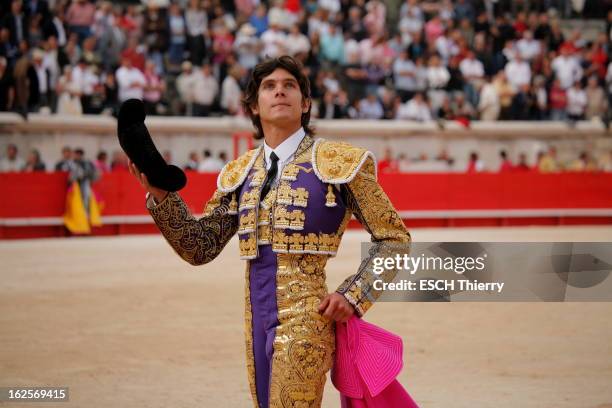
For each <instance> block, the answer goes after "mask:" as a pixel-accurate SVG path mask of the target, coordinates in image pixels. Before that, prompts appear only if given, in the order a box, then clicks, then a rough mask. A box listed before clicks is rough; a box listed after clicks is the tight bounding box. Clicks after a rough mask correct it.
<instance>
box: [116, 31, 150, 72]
mask: <svg viewBox="0 0 612 408" xmlns="http://www.w3.org/2000/svg"><path fill="white" fill-rule="evenodd" d="M124 58H126V59H129V60H130V61H131V62H132V66H133V67H135V68H138V69H139V70H140V71H141V72H144V69H145V55H144V53H143V51H142V48H141V47H140V45H139V44H138V37H130V39H129V41H128V45H127V47H126V48H125V50H123V52H122V53H121V59H124Z"/></svg>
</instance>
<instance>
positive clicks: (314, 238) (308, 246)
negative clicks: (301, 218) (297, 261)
mask: <svg viewBox="0 0 612 408" xmlns="http://www.w3.org/2000/svg"><path fill="white" fill-rule="evenodd" d="M318 247H319V236H318V235H317V234H315V233H313V232H311V233H309V234H308V235H306V238H305V239H304V252H317V250H318Z"/></svg>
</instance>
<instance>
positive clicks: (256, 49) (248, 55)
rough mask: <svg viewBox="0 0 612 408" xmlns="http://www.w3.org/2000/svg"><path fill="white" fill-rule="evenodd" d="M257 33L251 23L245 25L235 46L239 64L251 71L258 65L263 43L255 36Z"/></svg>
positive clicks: (239, 31)
mask: <svg viewBox="0 0 612 408" xmlns="http://www.w3.org/2000/svg"><path fill="white" fill-rule="evenodd" d="M256 32H257V29H256V28H255V27H253V26H252V25H251V24H250V23H244V24H243V25H241V26H240V30H238V34H237V36H236V41H234V45H233V47H234V51H235V52H236V55H237V57H238V63H239V64H240V66H241V67H243V68H246V69H249V70H250V69H252V68H254V67H255V65H257V62H258V61H259V53H260V52H261V41H260V40H259V38H258V37H257V36H256V35H255V33H256Z"/></svg>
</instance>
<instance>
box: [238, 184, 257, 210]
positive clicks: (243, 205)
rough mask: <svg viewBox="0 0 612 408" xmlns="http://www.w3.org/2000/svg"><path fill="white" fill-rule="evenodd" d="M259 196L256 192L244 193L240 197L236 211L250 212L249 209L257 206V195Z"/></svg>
mask: <svg viewBox="0 0 612 408" xmlns="http://www.w3.org/2000/svg"><path fill="white" fill-rule="evenodd" d="M258 194H259V191H258V190H256V189H255V190H251V191H245V192H244V193H242V197H241V199H240V207H239V208H238V211H242V210H250V209H251V208H255V205H256V204H257V195H258Z"/></svg>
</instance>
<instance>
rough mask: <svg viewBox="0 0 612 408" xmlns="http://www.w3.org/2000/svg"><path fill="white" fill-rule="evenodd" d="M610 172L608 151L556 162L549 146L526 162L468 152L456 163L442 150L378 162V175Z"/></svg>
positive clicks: (504, 155) (501, 154)
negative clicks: (490, 159)
mask: <svg viewBox="0 0 612 408" xmlns="http://www.w3.org/2000/svg"><path fill="white" fill-rule="evenodd" d="M597 171H600V172H612V150H610V151H609V152H606V153H604V154H602V155H599V156H597V157H593V156H592V155H591V154H590V153H589V152H587V151H582V152H580V153H579V155H578V157H575V158H573V159H571V160H567V161H565V160H560V159H559V158H558V157H557V149H556V147H555V146H550V147H549V148H548V150H547V151H540V152H538V154H537V157H536V158H535V160H534V161H533V162H532V163H530V162H529V160H528V159H527V154H526V153H524V152H520V153H519V154H518V157H517V158H516V160H514V161H513V160H512V159H511V158H510V157H509V155H508V153H507V152H506V151H505V150H501V151H500V152H499V160H498V164H495V165H492V164H490V163H485V162H484V161H483V160H481V159H480V155H479V154H478V153H477V152H470V154H469V157H468V158H467V161H463V162H461V163H458V160H456V159H455V158H453V157H452V156H450V155H449V153H448V151H446V150H442V151H440V153H439V154H437V155H436V156H435V157H429V156H428V155H427V154H425V153H421V154H419V155H418V156H416V157H407V156H406V154H404V153H400V154H399V155H398V156H397V157H394V156H393V154H392V152H391V149H386V150H385V153H384V155H383V157H382V158H381V159H380V160H379V161H378V174H384V173H396V172H399V173H438V172H456V173H457V172H458V173H482V172H489V173H509V172H532V173H561V172H597Z"/></svg>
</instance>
